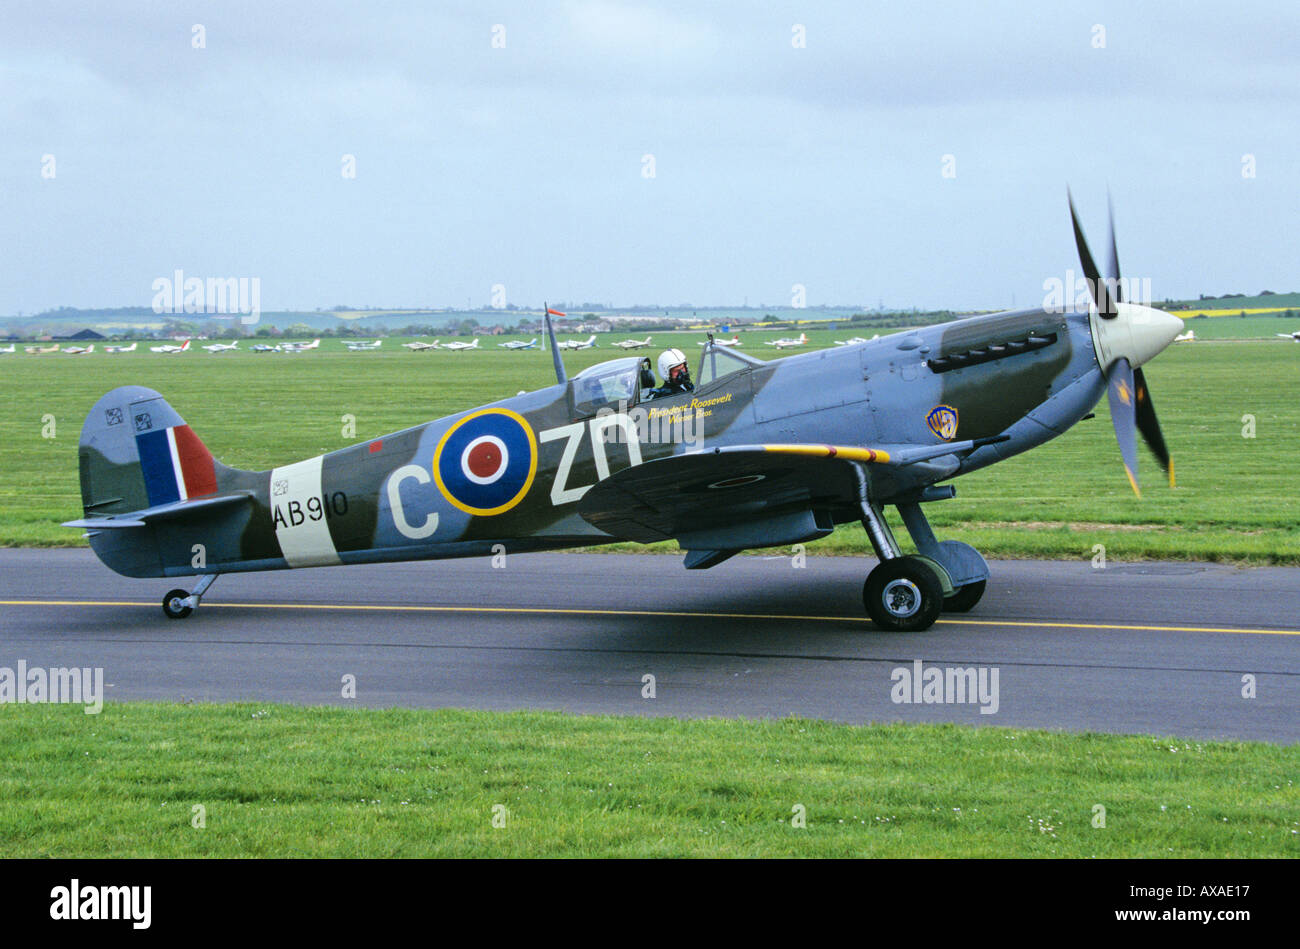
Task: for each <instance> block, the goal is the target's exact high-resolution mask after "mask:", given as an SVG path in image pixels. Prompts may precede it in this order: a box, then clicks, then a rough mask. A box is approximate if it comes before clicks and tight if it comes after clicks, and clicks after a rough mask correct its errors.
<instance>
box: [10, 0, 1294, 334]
mask: <svg viewBox="0 0 1300 949" xmlns="http://www.w3.org/2000/svg"><path fill="white" fill-rule="evenodd" d="M196 25H199V26H201V30H200V31H196ZM200 35H201V38H202V43H201V45H199V48H196V44H197V43H198V37H199V36H200ZM502 41H504V48H502V47H501V43H502ZM1102 44H1104V45H1102ZM1297 49H1300V7H1296V6H1295V5H1293V4H1281V3H1254V2H1239V3H1234V4H1232V5H1225V4H1223V3H1221V2H1215V3H1187V2H1180V3H1155V2H1149V0H1144V2H1136V3H1134V2H1123V3H1121V2H1114V3H1111V2H1077V3H1063V4H1055V3H1052V4H1046V3H1042V2H1041V0H1040V2H1025V3H1009V2H1003V3H980V4H973V3H958V2H954V3H917V4H885V3H879V2H869V3H863V2H846V3H820V2H819V3H813V2H803V3H784V4H782V3H768V4H761V5H759V4H751V3H700V2H682V3H669V2H664V3H656V2H644V3H635V2H629V3H622V2H617V3H616V2H612V0H571V2H555V3H547V2H519V3H514V2H494V3H490V4H485V3H464V4H451V3H416V2H412V3H384V2H366V3H357V4H342V3H328V2H324V3H322V2H315V0H313V2H302V3H297V2H277V3H273V4H270V3H264V2H261V0H257V2H224V0H223V2H212V3H190V2H183V0H182V2H157V3H144V2H139V3H129V4H128V3H112V2H106V3H93V2H90V0H85V2H82V3H62V2H51V0H42V2H41V3H39V4H22V5H15V6H12V7H10V8H9V9H8V10H7V11H6V15H5V23H4V29H3V31H2V32H0V315H12V314H16V313H18V312H20V311H21V312H26V313H31V312H34V311H38V310H42V309H45V308H48V307H54V306H60V305H69V306H123V305H148V304H149V302H150V300H151V299H152V291H151V284H152V282H153V280H154V279H155V278H157V277H159V276H163V275H170V274H171V273H172V272H173V271H174V270H176V269H182V270H184V271H185V273H186V274H187V275H195V276H208V277H211V276H216V277H240V276H250V277H252V276H256V277H259V278H260V279H261V284H262V308H263V309H280V308H298V307H302V308H315V307H330V306H334V305H336V304H347V305H352V306H367V305H372V306H391V307H397V306H412V305H453V306H463V305H465V304H466V303H473V304H474V305H475V306H478V305H482V304H485V303H488V302H489V297H490V294H491V291H492V287H493V285H495V284H501V285H503V286H504V287H505V292H506V297H507V300H508V302H511V303H516V304H519V305H521V306H523V305H536V304H538V303H540V302H541V301H542V300H543V299H551V300H556V299H567V300H590V301H606V302H609V303H612V304H615V305H629V304H632V303H635V302H659V303H677V302H685V301H690V302H693V303H696V304H701V305H705V304H713V305H726V304H740V303H741V302H743V301H745V300H748V302H749V303H750V304H751V305H754V304H758V303H760V302H763V303H768V304H788V303H789V302H790V299H791V287H792V286H793V285H795V284H801V285H803V286H805V287H806V288H807V300H808V302H809V303H810V304H823V303H825V304H854V305H872V306H874V305H876V304H877V303H879V302H881V301H883V302H884V304H885V305H886V306H918V307H940V306H952V307H994V306H1009V305H1011V304H1012V303H1013V301H1014V302H1016V303H1018V304H1020V305H1024V304H1028V303H1036V302H1038V301H1039V300H1040V299H1041V298H1042V295H1043V282H1044V281H1045V280H1047V279H1049V278H1051V277H1053V276H1059V277H1063V276H1064V274H1065V271H1066V268H1068V267H1076V268H1077V263H1076V258H1075V253H1074V247H1073V241H1072V237H1071V233H1070V228H1069V219H1068V213H1067V209H1066V203H1065V189H1066V186H1067V184H1068V185H1069V186H1070V187H1071V188H1072V189H1073V191H1074V195H1075V199H1076V202H1077V203H1078V204H1079V207H1080V212H1081V214H1082V215H1083V218H1084V222H1085V225H1086V226H1087V227H1088V229H1089V233H1090V235H1091V236H1092V241H1093V243H1094V245H1100V244H1101V243H1102V242H1103V241H1104V238H1105V226H1106V224H1105V222H1106V193H1107V188H1108V187H1109V189H1110V191H1111V193H1112V195H1113V197H1114V202H1115V209H1116V218H1117V225H1118V233H1119V246H1120V256H1121V261H1122V263H1123V266H1124V270H1125V276H1135V277H1149V278H1150V279H1151V281H1152V289H1153V293H1154V296H1155V297H1156V298H1157V299H1161V298H1164V297H1166V296H1172V297H1186V296H1196V295H1197V294H1198V293H1209V292H1219V291H1248V292H1255V291H1258V290H1261V289H1272V290H1276V291H1285V290H1296V289H1300V273H1297V270H1298V269H1300V268H1298V267H1297V263H1298V256H1297V253H1296V250H1297V247H1300V240H1298V239H1297V238H1298V237H1300V234H1298V230H1300V227H1298V224H1297V222H1298V221H1300V187H1298V183H1300V123H1297V121H1296V117H1297V116H1298V115H1300V69H1298V68H1297V59H1298V57H1297V52H1296V51H1297ZM47 156H53V159H52V161H51V159H50V158H48V157H47ZM345 156H355V177H346V176H345V175H344V170H345ZM647 156H652V158H651V157H647ZM1245 156H1253V159H1247V158H1246V157H1245ZM1252 162H1253V173H1254V175H1253V177H1248V176H1246V175H1243V169H1245V170H1247V171H1250V170H1252V169H1251V168H1250V165H1251V163H1252ZM51 170H52V171H53V177H49V176H48V175H49V173H50V171H51ZM651 171H653V175H652V176H651V174H650V172H651ZM945 171H947V172H949V174H948V175H947V176H945Z"/></svg>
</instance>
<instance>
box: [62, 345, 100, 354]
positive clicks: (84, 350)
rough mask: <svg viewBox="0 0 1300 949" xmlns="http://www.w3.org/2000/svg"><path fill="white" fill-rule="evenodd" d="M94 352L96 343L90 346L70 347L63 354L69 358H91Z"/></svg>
mask: <svg viewBox="0 0 1300 949" xmlns="http://www.w3.org/2000/svg"><path fill="white" fill-rule="evenodd" d="M94 351H95V344H94V343H91V344H90V345H89V346H69V347H68V348H67V349H65V350H63V352H64V353H65V354H66V355H68V356H89V355H90V354H91V353H93V352H94Z"/></svg>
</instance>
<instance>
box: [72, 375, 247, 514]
mask: <svg viewBox="0 0 1300 949" xmlns="http://www.w3.org/2000/svg"><path fill="white" fill-rule="evenodd" d="M77 453H78V456H79V461H80V467H81V503H82V508H83V510H84V511H85V514H86V516H87V517H90V516H104V515H108V514H118V513H126V512H129V511H139V510H143V509H145V508H150V507H157V506H158V505H160V504H171V503H174V502H176V501H185V500H189V499H191V498H200V497H205V496H207V495H211V494H215V493H217V491H218V489H219V488H220V487H221V484H220V482H221V481H223V480H226V479H225V478H224V477H223V476H225V475H227V474H230V473H234V471H235V469H232V468H227V467H226V466H225V465H223V464H221V463H220V462H219V461H217V460H216V459H215V458H213V457H212V453H211V452H210V451H208V449H207V446H206V445H204V444H203V442H202V440H201V439H200V438H199V437H198V435H196V434H194V431H193V429H191V428H190V427H189V426H188V425H186V424H185V420H184V419H183V418H181V417H180V415H179V414H178V413H177V411H176V410H175V409H173V408H172V407H171V406H170V405H169V404H168V403H167V400H166V399H164V398H163V397H162V396H161V395H159V394H158V393H157V392H154V391H153V390H152V389H146V388H144V387H142V386H122V387H121V388H117V389H114V390H113V391H112V392H109V393H108V394H107V395H105V396H104V397H103V398H101V399H100V400H99V401H98V402H96V403H95V407H94V408H92V409H91V410H90V415H89V416H87V418H86V424H85V425H84V426H83V428H82V430H81V440H80V441H79V442H78V445H77Z"/></svg>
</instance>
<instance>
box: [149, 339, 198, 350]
mask: <svg viewBox="0 0 1300 949" xmlns="http://www.w3.org/2000/svg"><path fill="white" fill-rule="evenodd" d="M189 348H190V341H189V340H188V339H187V340H186V341H185V342H183V343H181V344H180V345H179V346H171V345H168V344H167V343H164V344H163V345H161V346H150V347H149V352H151V353H183V352H187V351H188V350H189Z"/></svg>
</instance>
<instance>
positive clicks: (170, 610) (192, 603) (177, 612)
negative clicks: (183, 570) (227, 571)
mask: <svg viewBox="0 0 1300 949" xmlns="http://www.w3.org/2000/svg"><path fill="white" fill-rule="evenodd" d="M216 579H217V575H216V574H215V573H208V574H204V575H203V576H201V577H199V582H198V583H197V584H196V585H195V587H194V591H193V592H191V593H187V592H186V591H184V590H171V591H169V592H168V594H167V595H166V596H165V597H163V601H162V608H163V612H164V613H165V614H167V618H168V619H185V617H187V616H189V615H190V614H191V613H193V612H194V611H195V610H196V609H198V607H199V601H200V600H201V599H203V594H205V593H207V592H208V587H210V586H212V581H214V580H216Z"/></svg>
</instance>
